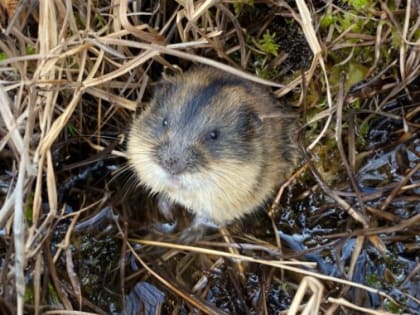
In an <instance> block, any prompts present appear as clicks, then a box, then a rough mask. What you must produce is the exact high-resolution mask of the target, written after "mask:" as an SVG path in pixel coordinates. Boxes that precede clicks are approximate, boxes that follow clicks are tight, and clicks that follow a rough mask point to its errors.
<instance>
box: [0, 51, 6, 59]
mask: <svg viewBox="0 0 420 315" xmlns="http://www.w3.org/2000/svg"><path fill="white" fill-rule="evenodd" d="M6 59H7V55H6V54H5V53H4V52H0V61H2V60H6Z"/></svg>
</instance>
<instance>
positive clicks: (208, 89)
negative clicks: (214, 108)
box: [182, 76, 244, 124]
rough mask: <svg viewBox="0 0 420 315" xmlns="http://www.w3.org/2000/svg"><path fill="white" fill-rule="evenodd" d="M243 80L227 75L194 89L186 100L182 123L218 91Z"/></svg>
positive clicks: (205, 104)
mask: <svg viewBox="0 0 420 315" xmlns="http://www.w3.org/2000/svg"><path fill="white" fill-rule="evenodd" d="M243 84H244V81H243V80H241V79H240V78H234V77H229V76H228V77H227V78H220V79H217V80H214V81H212V82H211V83H210V84H208V85H207V86H203V87H200V88H198V89H196V90H194V91H191V92H193V93H194V95H192V96H191V98H190V99H189V100H188V101H187V102H188V103H187V104H186V105H185V108H184V111H183V117H182V123H184V124H187V123H188V122H189V121H191V120H192V119H193V118H194V117H195V116H197V115H198V114H199V112H200V111H201V110H202V109H203V108H204V107H206V106H207V105H209V104H210V103H211V99H212V98H213V97H214V96H215V95H216V94H218V93H219V92H220V90H222V89H223V88H224V87H233V86H239V85H243Z"/></svg>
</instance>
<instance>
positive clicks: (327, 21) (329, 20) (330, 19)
mask: <svg viewBox="0 0 420 315" xmlns="http://www.w3.org/2000/svg"><path fill="white" fill-rule="evenodd" d="M333 23H335V18H334V16H333V15H332V14H326V15H324V16H322V17H321V21H320V22H319V26H320V27H321V29H325V28H327V27H329V26H331V25H332V24H333Z"/></svg>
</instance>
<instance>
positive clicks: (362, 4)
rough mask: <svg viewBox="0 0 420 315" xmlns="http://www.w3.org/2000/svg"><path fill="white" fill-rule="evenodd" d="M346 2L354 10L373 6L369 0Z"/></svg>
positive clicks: (349, 0)
mask: <svg viewBox="0 0 420 315" xmlns="http://www.w3.org/2000/svg"><path fill="white" fill-rule="evenodd" d="M346 2H347V3H348V4H349V5H351V6H352V7H353V8H355V9H356V10H363V9H368V8H370V7H372V6H373V3H372V1H370V0H347V1H346Z"/></svg>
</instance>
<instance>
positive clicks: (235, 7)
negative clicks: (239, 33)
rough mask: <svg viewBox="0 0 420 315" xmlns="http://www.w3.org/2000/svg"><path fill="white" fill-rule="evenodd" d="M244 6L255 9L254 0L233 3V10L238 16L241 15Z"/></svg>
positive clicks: (239, 0) (241, 0) (237, 0)
mask: <svg viewBox="0 0 420 315" xmlns="http://www.w3.org/2000/svg"><path fill="white" fill-rule="evenodd" d="M244 5H247V6H252V7H253V6H254V0H236V1H235V2H234V3H233V10H234V11H235V15H236V16H238V15H239V14H241V12H242V9H243V7H244Z"/></svg>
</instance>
